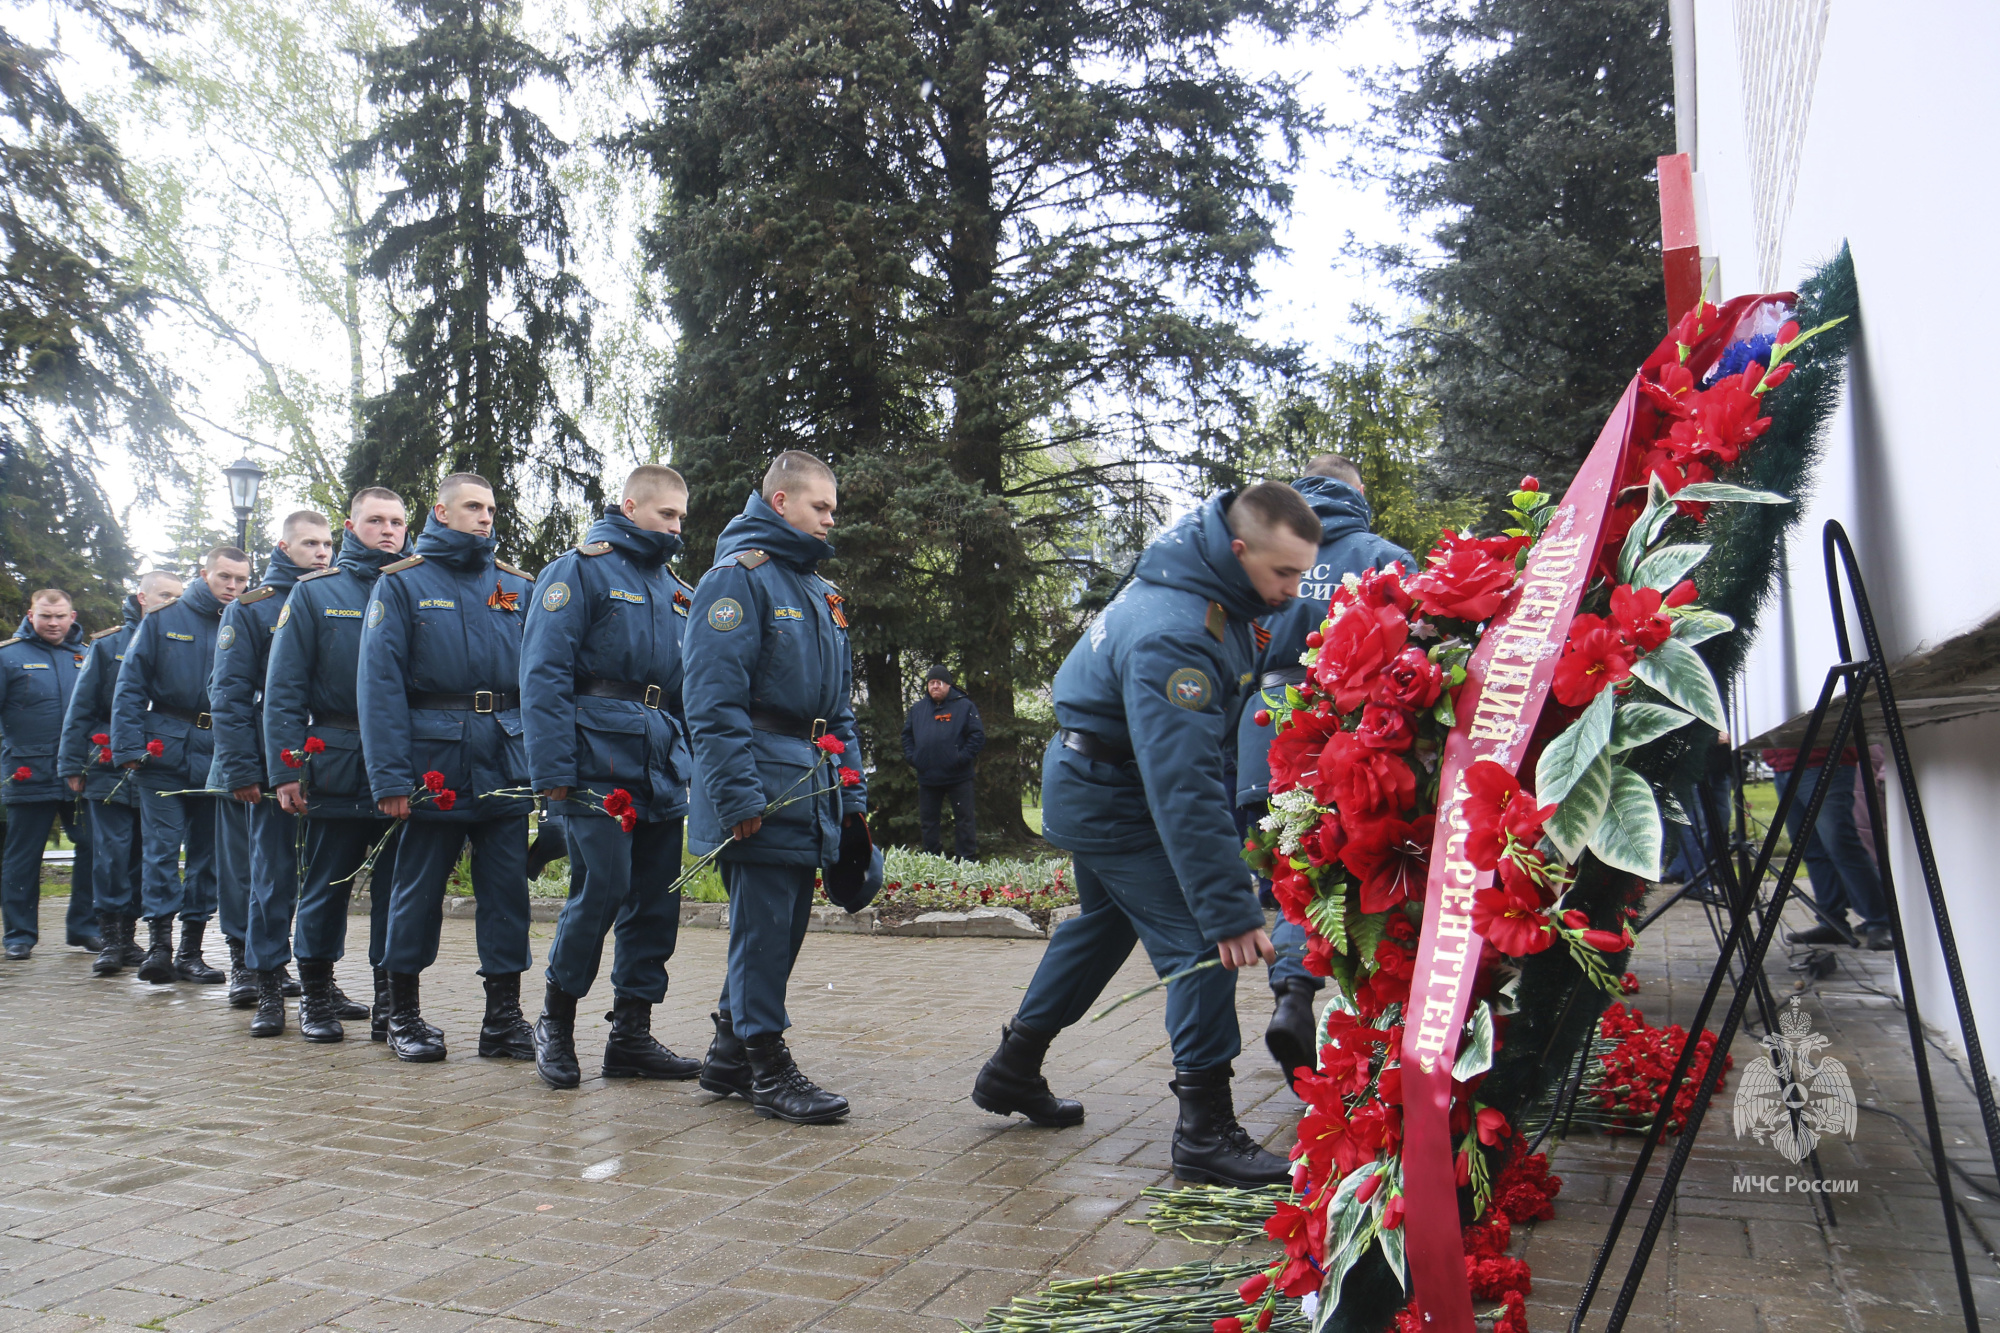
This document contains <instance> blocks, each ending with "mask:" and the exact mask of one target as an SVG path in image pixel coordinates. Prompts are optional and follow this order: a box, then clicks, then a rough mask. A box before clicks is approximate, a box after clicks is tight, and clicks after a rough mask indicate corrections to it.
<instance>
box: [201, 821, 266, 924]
mask: <svg viewBox="0 0 2000 1333" xmlns="http://www.w3.org/2000/svg"><path fill="white" fill-rule="evenodd" d="M209 803H210V804H211V805H212V806H214V807H215V823H216V834H215V915H216V919H217V921H218V922H219V923H220V924H221V927H222V933H223V935H224V936H225V937H226V938H228V939H232V940H240V939H244V938H246V937H247V936H248V935H249V933H250V808H249V807H248V806H246V805H244V804H243V802H241V801H239V800H237V799H236V798H235V797H233V796H215V797H210V798H209ZM260 804H261V803H260Z"/></svg>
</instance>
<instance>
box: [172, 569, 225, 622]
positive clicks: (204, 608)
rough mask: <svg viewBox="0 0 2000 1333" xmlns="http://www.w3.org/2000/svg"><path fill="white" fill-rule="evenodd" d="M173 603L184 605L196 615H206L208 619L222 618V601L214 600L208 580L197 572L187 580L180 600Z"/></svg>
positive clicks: (213, 593)
mask: <svg viewBox="0 0 2000 1333" xmlns="http://www.w3.org/2000/svg"><path fill="white" fill-rule="evenodd" d="M174 605H175V606H185V607H186V608H187V609H188V610H190V611H192V612H194V613H195V614H196V615H198V616H207V617H208V618H209V619H210V620H220V619H221V618H222V603H221V602H219V601H217V600H216V597H215V592H214V590H213V589H211V588H210V587H209V586H208V580H207V579H205V578H203V577H201V576H200V575H199V574H197V575H195V577H193V578H191V579H189V580H188V583H187V587H186V588H185V589H184V590H182V592H181V598H180V600H179V601H177V602H175V603H174Z"/></svg>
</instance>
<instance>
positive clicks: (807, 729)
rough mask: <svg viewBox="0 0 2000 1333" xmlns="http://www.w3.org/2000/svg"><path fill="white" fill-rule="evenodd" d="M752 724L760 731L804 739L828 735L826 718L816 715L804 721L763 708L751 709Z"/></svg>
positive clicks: (810, 739) (812, 739) (813, 739)
mask: <svg viewBox="0 0 2000 1333" xmlns="http://www.w3.org/2000/svg"><path fill="white" fill-rule="evenodd" d="M750 725H751V726H753V727H755V728H756V729H757V730H759V731H768V732H770V733H771V734H772V735H774V736H792V737H796V738H797V739H799V740H802V741H808V742H810V741H816V740H818V739H819V738H820V737H822V736H824V735H826V719H825V718H823V717H816V718H814V719H813V720H812V721H810V722H802V721H800V720H799V719H798V718H795V717H786V716H785V715H784V714H782V713H768V712H766V711H764V710H763V709H761V708H753V709H751V710H750Z"/></svg>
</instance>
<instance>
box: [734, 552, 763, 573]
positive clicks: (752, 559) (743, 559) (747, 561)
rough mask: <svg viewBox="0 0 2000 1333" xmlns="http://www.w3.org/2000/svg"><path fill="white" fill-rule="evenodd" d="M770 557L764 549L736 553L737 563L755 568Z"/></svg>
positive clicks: (748, 567) (744, 566)
mask: <svg viewBox="0 0 2000 1333" xmlns="http://www.w3.org/2000/svg"><path fill="white" fill-rule="evenodd" d="M770 558H771V557H770V556H769V555H767V554H765V553H764V552H762V551H738V552H737V553H736V563H737V564H739V565H741V566H742V567H743V568H745V569H755V568H757V566H759V565H761V564H763V563H765V562H766V561H768V560H769V559H770Z"/></svg>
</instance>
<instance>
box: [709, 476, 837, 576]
mask: <svg viewBox="0 0 2000 1333" xmlns="http://www.w3.org/2000/svg"><path fill="white" fill-rule="evenodd" d="M738 551H762V552H764V554H766V555H768V556H770V557H771V558H772V559H774V560H779V561H782V562H783V563H785V564H786V565H789V566H791V567H792V568H794V569H797V570H800V571H802V572H804V573H807V574H810V573H812V572H813V570H814V569H815V568H817V567H818V565H819V562H820V561H822V560H831V559H832V558H833V547H832V546H830V545H829V544H827V543H826V542H823V541H821V540H820V539H819V538H817V537H809V536H807V535H806V534H805V533H803V532H800V531H799V530H798V529H797V528H795V527H793V526H792V525H791V524H789V523H787V522H785V520H784V519H783V518H782V517H780V516H779V514H778V511H777V510H775V509H773V508H771V506H770V504H769V503H768V502H767V501H766V500H765V499H764V497H763V496H761V495H759V494H757V492H755V491H752V492H750V500H749V502H748V503H747V504H745V505H744V506H743V512H742V513H740V514H738V515H737V516H736V517H735V518H732V519H730V520H729V526H728V527H726V528H724V529H723V530H722V535H721V536H720V537H718V538H716V541H715V560H716V563H717V564H720V563H722V561H723V560H725V559H727V558H728V557H729V556H732V555H735V554H736V553H737V552H738Z"/></svg>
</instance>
